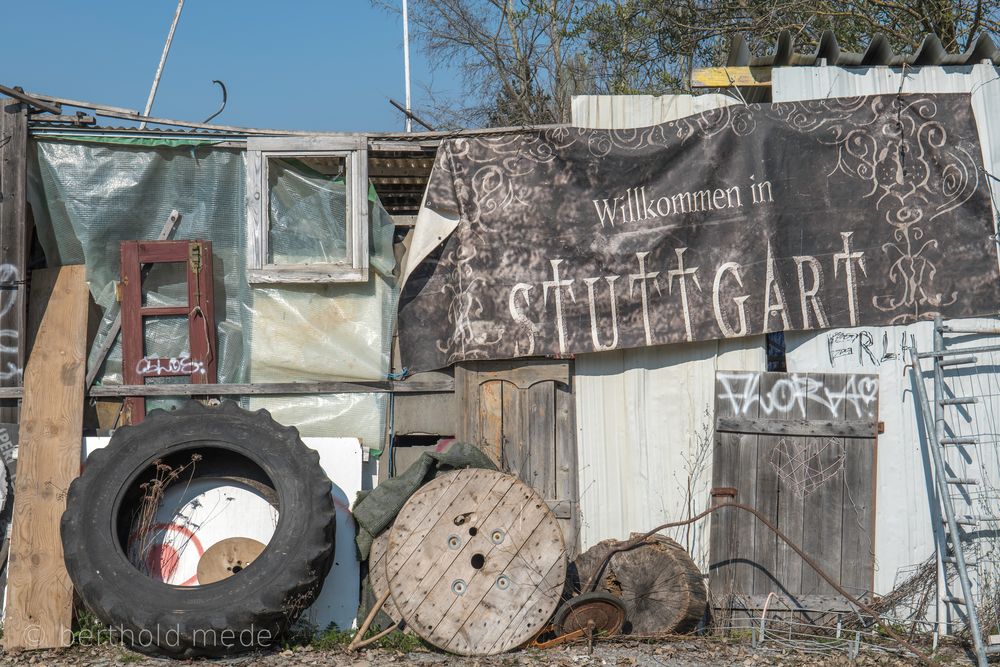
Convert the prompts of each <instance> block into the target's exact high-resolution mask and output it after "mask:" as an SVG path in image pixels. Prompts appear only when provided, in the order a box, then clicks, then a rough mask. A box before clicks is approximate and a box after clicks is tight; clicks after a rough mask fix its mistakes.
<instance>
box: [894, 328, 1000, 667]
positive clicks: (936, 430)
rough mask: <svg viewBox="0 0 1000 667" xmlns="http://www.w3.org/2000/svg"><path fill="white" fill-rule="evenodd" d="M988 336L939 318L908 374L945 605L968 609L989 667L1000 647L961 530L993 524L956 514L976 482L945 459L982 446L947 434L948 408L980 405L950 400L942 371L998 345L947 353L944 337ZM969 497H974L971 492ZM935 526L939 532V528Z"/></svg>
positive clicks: (913, 350) (982, 660)
mask: <svg viewBox="0 0 1000 667" xmlns="http://www.w3.org/2000/svg"><path fill="white" fill-rule="evenodd" d="M946 333H955V334H986V333H994V334H996V333H1000V332H998V331H992V330H991V331H987V330H980V329H955V328H952V327H948V326H945V325H944V323H943V322H942V320H941V318H940V317H937V318H935V320H934V349H933V350H932V351H929V352H920V351H919V350H918V349H917V342H916V337H915V336H913V335H912V334H911V335H910V350H909V353H910V361H911V363H910V373H911V376H912V379H913V385H914V387H915V389H916V392H917V397H918V399H919V401H920V403H921V404H922V409H921V413H922V415H923V420H924V444H925V445H926V446H927V450H928V452H929V453H930V455H931V460H932V461H933V469H932V470H931V471H930V474H931V477H932V479H933V480H934V484H935V487H936V490H937V495H938V503H935V506H936V507H937V509H938V511H939V512H940V514H941V516H936V517H933V518H934V520H935V521H937V522H938V523H939V526H943V528H944V529H945V532H944V535H943V540H942V542H943V545H942V550H943V553H940V554H939V558H940V565H941V568H942V570H943V572H944V573H945V576H944V577H943V582H942V583H943V586H944V588H945V589H946V590H945V591H943V592H944V593H945V595H944V596H943V597H942V598H941V601H942V602H945V603H949V604H953V605H962V606H963V607H964V608H965V617H966V620H967V623H968V628H969V634H971V635H972V641H973V644H974V647H975V652H976V659H977V663H978V664H979V666H980V667H986V664H987V656H989V655H995V654H997V653H1000V646H991V647H987V646H986V645H985V644H984V642H983V635H982V629H981V626H980V623H979V614H978V611H977V609H976V601H975V598H974V596H973V591H972V581H971V579H970V577H969V567H968V566H969V562H968V560H967V558H966V553H965V551H966V547H965V545H964V544H963V538H964V536H963V534H962V532H961V528H960V526H962V525H975V524H977V523H978V522H979V521H980V520H987V521H989V520H995V518H994V517H989V518H986V517H984V518H983V519H980V518H978V517H975V516H958V515H957V514H956V512H955V504H954V498H953V496H952V490H953V489H955V490H959V491H961V490H963V489H967V488H968V487H971V486H974V485H976V484H977V483H978V480H976V479H973V478H967V477H960V476H957V475H952V474H949V472H948V468H947V466H946V461H945V453H944V449H945V448H946V447H952V446H956V445H957V446H974V445H976V444H978V442H977V439H976V438H975V437H971V436H958V435H952V436H948V435H947V434H946V433H945V427H946V423H947V422H946V413H947V411H948V410H949V408H951V407H953V406H958V405H973V404H975V403H978V402H979V398H978V397H975V396H967V397H954V398H947V397H946V392H945V388H946V387H945V381H944V369H945V368H948V367H954V366H961V365H964V364H975V363H976V361H977V359H976V357H975V356H974V355H975V353H977V352H997V351H1000V346H996V345H993V346H984V347H976V348H965V349H957V350H948V349H946V345H945V338H944V334H946ZM924 359H931V360H932V362H933V374H934V378H933V379H934V398H933V401H932V400H931V399H930V398H929V397H928V396H927V389H926V387H925V386H924V380H923V368H922V365H921V361H922V360H924ZM968 496H969V497H971V493H970V494H968ZM939 526H935V534H937V531H938V529H939ZM949 568H951V569H953V570H954V571H955V573H956V575H957V577H958V581H959V584H960V588H961V595H952V594H949V592H948V591H947V588H948V574H947V573H948V570H949Z"/></svg>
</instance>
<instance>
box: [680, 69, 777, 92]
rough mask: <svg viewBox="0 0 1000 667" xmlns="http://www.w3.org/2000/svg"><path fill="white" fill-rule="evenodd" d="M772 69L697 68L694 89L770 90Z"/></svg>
mask: <svg viewBox="0 0 1000 667" xmlns="http://www.w3.org/2000/svg"><path fill="white" fill-rule="evenodd" d="M770 86H771V68H770V67H695V68H694V69H693V70H692V71H691V87H692V88H733V87H741V88H761V87H763V88H769V87H770Z"/></svg>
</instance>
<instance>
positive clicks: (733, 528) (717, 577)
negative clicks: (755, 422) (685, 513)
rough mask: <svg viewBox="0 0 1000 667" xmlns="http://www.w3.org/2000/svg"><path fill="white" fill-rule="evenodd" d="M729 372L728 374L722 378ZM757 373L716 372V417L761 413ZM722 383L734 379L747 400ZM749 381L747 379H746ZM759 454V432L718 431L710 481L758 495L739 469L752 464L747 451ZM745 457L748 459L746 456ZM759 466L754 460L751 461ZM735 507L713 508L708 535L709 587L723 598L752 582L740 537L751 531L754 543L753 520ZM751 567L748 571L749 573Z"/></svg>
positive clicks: (739, 496)
mask: <svg viewBox="0 0 1000 667" xmlns="http://www.w3.org/2000/svg"><path fill="white" fill-rule="evenodd" d="M720 376H727V379H725V380H723V379H720ZM757 377H758V376H757V375H756V374H751V373H746V374H743V373H740V374H734V373H727V372H725V371H719V372H718V373H716V391H715V396H716V400H715V414H716V416H717V417H736V416H738V415H739V416H750V417H757V416H758V410H759V401H758V400H757V395H758V387H757V384H756V383H757ZM723 383H729V384H730V385H731V389H732V393H733V394H734V395H736V396H738V397H743V396H750V397H751V398H750V399H749V400H750V403H749V404H745V403H744V402H743V401H740V400H725V399H724V398H723V397H724V396H726V395H727V392H726V391H725V390H724V389H723V386H722V385H723ZM748 383H749V384H748ZM751 449H752V451H753V454H754V457H755V458H756V451H757V436H755V435H748V434H741V433H716V434H715V448H714V451H713V454H712V486H713V487H714V488H723V487H731V488H735V489H736V498H735V500H736V501H737V502H746V501H750V499H752V498H754V497H755V494H754V493H753V489H752V487H751V486H750V484H749V477H748V476H744V475H742V474H741V470H740V466H741V465H747V464H749V463H750V462H749V460H748V459H749V453H750V452H749V451H744V450H751ZM741 459H746V460H743V461H742V464H741ZM752 469H756V461H754V463H753V465H752ZM730 500H732V499H730V498H720V499H715V500H714V502H727V501H730ZM749 523H750V522H748V521H746V520H745V518H744V517H742V516H739V515H738V514H737V512H736V511H735V510H723V511H721V512H716V513H714V514H712V519H711V524H710V541H709V588H710V589H711V591H712V593H713V594H714V595H715V596H717V597H716V599H719V600H727V601H728V600H729V599H730V596H731V595H732V594H734V593H737V592H742V593H749V592H751V590H750V589H751V587H752V585H753V572H752V570H750V569H748V568H746V567H745V566H744V567H741V566H740V564H739V559H740V557H741V551H742V550H741V544H740V540H741V538H742V539H746V538H747V536H748V534H749V537H750V541H749V543H748V546H749V547H750V548H751V549H752V545H753V539H752V537H753V534H752V531H753V530H754V527H753V526H747V525H742V524H749ZM748 573H749V576H747V575H748Z"/></svg>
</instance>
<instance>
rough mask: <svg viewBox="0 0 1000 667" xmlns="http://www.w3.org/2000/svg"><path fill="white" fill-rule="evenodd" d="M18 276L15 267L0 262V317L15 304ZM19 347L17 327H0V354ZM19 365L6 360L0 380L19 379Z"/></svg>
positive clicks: (15, 351)
mask: <svg viewBox="0 0 1000 667" xmlns="http://www.w3.org/2000/svg"><path fill="white" fill-rule="evenodd" d="M19 278H20V275H19V274H18V271H17V267H16V266H14V265H13V264H0V287H2V288H4V289H0V317H3V316H4V315H6V314H7V313H8V312H10V310H11V308H13V307H14V306H15V305H16V304H17V294H18V288H17V281H18V279H19ZM20 348H21V341H20V339H19V336H18V333H17V329H0V355H3V354H14V355H16V354H17V353H18V350H20ZM21 370H22V369H21V367H20V366H19V365H18V364H17V363H15V362H13V361H8V362H6V363H5V364H4V366H3V368H2V369H0V381H5V380H11V379H15V378H16V379H20V377H21Z"/></svg>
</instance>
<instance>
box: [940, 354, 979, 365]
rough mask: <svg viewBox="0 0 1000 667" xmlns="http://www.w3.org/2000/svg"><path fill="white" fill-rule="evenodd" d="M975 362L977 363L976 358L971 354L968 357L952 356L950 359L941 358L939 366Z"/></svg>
mask: <svg viewBox="0 0 1000 667" xmlns="http://www.w3.org/2000/svg"><path fill="white" fill-rule="evenodd" d="M974 363H976V358H975V357H974V356H972V355H969V356H968V357H951V358H950V359H941V360H940V361H938V366H958V365H959V364H974Z"/></svg>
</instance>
